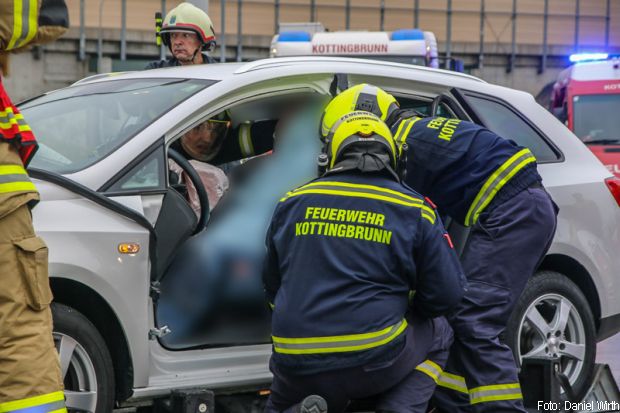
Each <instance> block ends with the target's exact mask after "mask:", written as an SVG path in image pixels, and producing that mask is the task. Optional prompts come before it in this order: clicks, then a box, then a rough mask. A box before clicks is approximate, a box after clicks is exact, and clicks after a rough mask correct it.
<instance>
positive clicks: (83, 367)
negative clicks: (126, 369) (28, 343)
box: [53, 332, 97, 412]
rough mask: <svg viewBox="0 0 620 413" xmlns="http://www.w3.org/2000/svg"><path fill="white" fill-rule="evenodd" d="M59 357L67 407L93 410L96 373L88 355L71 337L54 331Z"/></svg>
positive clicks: (81, 410) (95, 404) (71, 409)
mask: <svg viewBox="0 0 620 413" xmlns="http://www.w3.org/2000/svg"><path fill="white" fill-rule="evenodd" d="M53 335H54V343H55V345H56V350H57V351H58V356H59V358H60V370H61V376H62V379H63V382H64V386H65V398H66V405H67V409H68V410H69V411H71V412H94V411H95V408H96V407H97V375H96V372H95V366H94V365H93V362H92V360H91V359H90V356H89V355H88V353H87V352H86V350H85V349H84V347H82V345H81V344H80V343H79V342H78V341H77V340H75V339H74V338H73V337H71V336H68V335H66V334H62V333H58V332H54V334H53Z"/></svg>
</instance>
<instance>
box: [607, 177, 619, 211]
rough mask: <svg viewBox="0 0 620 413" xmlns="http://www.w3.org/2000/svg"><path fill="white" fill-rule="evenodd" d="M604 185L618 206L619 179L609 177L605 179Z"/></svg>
mask: <svg viewBox="0 0 620 413" xmlns="http://www.w3.org/2000/svg"><path fill="white" fill-rule="evenodd" d="M605 183H606V184H607V188H609V192H611V195H613V197H614V199H615V200H616V202H617V203H618V206H620V178H617V177H615V176H614V177H611V178H607V179H605Z"/></svg>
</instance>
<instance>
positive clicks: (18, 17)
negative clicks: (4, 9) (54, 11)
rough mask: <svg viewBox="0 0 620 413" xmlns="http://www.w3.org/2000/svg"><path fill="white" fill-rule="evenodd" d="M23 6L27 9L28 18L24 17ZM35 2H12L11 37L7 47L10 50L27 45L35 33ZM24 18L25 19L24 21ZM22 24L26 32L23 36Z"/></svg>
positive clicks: (36, 10) (31, 0)
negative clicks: (26, 29)
mask: <svg viewBox="0 0 620 413" xmlns="http://www.w3.org/2000/svg"><path fill="white" fill-rule="evenodd" d="M24 5H26V7H27V12H28V16H27V17H26V16H24ZM37 5H38V4H37V0H14V2H13V35H12V36H11V40H10V41H9V44H8V45H7V50H11V49H14V48H17V47H20V46H23V45H25V44H26V43H28V42H29V41H30V40H32V38H33V37H34V35H35V34H36V32H37V25H38V22H37V12H38V7H37ZM25 17H26V19H24V18H25ZM24 23H25V24H26V25H27V26H26V27H27V28H28V31H27V32H26V33H25V34H24V33H23V30H24Z"/></svg>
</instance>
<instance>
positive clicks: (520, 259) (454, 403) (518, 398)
mask: <svg viewBox="0 0 620 413" xmlns="http://www.w3.org/2000/svg"><path fill="white" fill-rule="evenodd" d="M556 214H557V212H556V207H555V205H554V204H553V202H552V201H551V198H550V197H549V196H548V194H547V193H546V192H545V191H544V190H543V189H542V188H541V189H538V188H531V189H526V190H524V191H522V192H521V193H519V194H517V195H516V196H515V197H514V198H512V199H511V200H509V201H506V202H504V203H502V204H501V205H498V206H497V207H496V208H495V209H493V210H492V211H491V212H490V213H487V214H482V215H481V217H480V220H479V221H478V223H477V224H476V225H475V226H474V227H473V228H472V232H471V234H470V238H469V241H468V243H467V246H466V248H465V251H464V253H463V257H462V264H463V269H464V271H465V274H466V276H467V279H468V291H467V292H466V294H465V297H464V298H463V301H462V302H461V303H460V304H459V307H458V309H457V311H456V312H455V313H454V314H452V315H451V316H450V317H448V321H449V322H450V325H451V326H452V328H453V329H454V336H455V339H454V344H453V345H452V347H451V349H450V358H449V360H448V363H447V366H446V368H445V370H444V372H445V373H447V374H445V373H444V376H442V377H441V378H440V380H439V383H438V384H439V387H438V391H437V393H436V396H435V404H436V405H437V406H438V407H440V408H441V409H442V410H443V411H446V412H457V411H460V412H494V413H497V412H504V411H506V412H507V411H512V412H525V409H524V408H523V402H522V395H521V389H520V387H519V381H518V377H517V368H516V364H515V361H514V357H513V354H512V351H511V350H510V348H509V347H508V346H506V345H504V344H502V343H500V341H499V335H500V334H501V333H502V332H503V330H504V329H505V328H506V324H507V322H508V318H509V317H510V314H511V312H512V310H513V308H514V306H515V304H516V301H517V300H518V298H519V296H520V295H521V292H522V291H523V289H524V288H525V284H526V283H527V280H528V278H529V277H530V276H531V275H532V274H533V273H534V271H535V270H536V268H537V267H538V265H539V264H540V262H541V260H542V258H543V257H544V255H545V253H546V252H547V250H548V248H549V245H550V243H551V240H552V238H553V234H554V233H555V224H556ZM465 388H466V389H467V390H466V391H467V393H465V392H464V391H463V390H464V389H465ZM467 399H469V400H467ZM468 402H469V403H468Z"/></svg>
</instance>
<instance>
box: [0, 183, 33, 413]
mask: <svg viewBox="0 0 620 413" xmlns="http://www.w3.org/2000/svg"><path fill="white" fill-rule="evenodd" d="M36 190H37V187H36V186H34V184H33V183H32V182H11V183H8V184H0V194H6V193H8V192H22V191H36ZM0 413H1V411H0Z"/></svg>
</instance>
